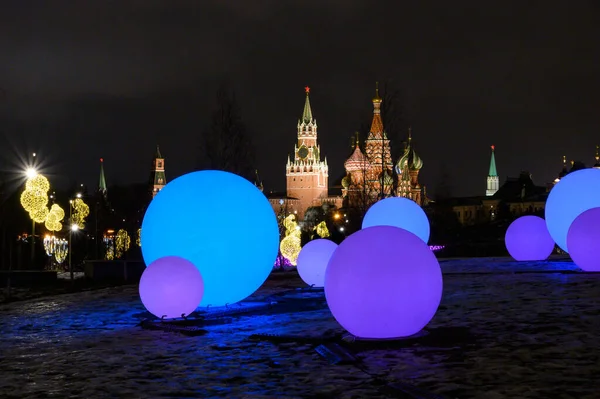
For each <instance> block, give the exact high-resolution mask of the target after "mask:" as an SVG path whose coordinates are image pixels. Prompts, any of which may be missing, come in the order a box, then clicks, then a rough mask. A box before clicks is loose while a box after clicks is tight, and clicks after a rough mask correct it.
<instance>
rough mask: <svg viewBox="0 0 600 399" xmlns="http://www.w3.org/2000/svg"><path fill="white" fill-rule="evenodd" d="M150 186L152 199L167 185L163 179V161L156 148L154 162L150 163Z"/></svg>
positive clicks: (158, 149) (164, 178)
mask: <svg viewBox="0 0 600 399" xmlns="http://www.w3.org/2000/svg"><path fill="white" fill-rule="evenodd" d="M150 184H151V185H152V198H154V197H155V196H156V194H158V192H159V191H160V190H162V188H163V187H164V186H165V185H166V184H167V178H166V177H165V159H164V158H163V157H162V155H161V153H160V148H159V147H158V146H156V154H155V155H154V161H152V174H151V176H150Z"/></svg>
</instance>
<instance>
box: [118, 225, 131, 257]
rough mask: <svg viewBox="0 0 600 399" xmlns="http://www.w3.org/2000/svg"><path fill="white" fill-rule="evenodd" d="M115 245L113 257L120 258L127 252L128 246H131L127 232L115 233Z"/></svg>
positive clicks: (122, 230)
mask: <svg viewBox="0 0 600 399" xmlns="http://www.w3.org/2000/svg"><path fill="white" fill-rule="evenodd" d="M115 244H116V245H115V247H116V248H115V249H116V251H115V252H116V253H115V256H116V257H117V258H121V257H122V256H123V255H124V254H125V252H127V251H128V250H129V246H130V245H131V238H130V237H129V234H128V233H127V230H124V229H121V230H119V231H118V232H117V237H116V238H115Z"/></svg>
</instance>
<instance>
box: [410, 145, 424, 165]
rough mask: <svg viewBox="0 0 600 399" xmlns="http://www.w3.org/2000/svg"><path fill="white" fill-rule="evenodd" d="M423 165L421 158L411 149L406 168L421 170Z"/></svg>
mask: <svg viewBox="0 0 600 399" xmlns="http://www.w3.org/2000/svg"><path fill="white" fill-rule="evenodd" d="M422 167H423V160H422V159H421V157H419V156H418V155H417V153H416V152H415V150H414V149H412V150H411V154H410V157H409V163H408V168H409V169H410V170H421V168H422Z"/></svg>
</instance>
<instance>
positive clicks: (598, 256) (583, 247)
mask: <svg viewBox="0 0 600 399" xmlns="http://www.w3.org/2000/svg"><path fill="white" fill-rule="evenodd" d="M598 226H600V208H592V209H588V210H587V211H585V212H583V213H582V214H581V215H579V216H577V218H575V220H574V221H573V223H572V224H571V227H570V228H569V232H568V234H567V246H568V247H569V255H571V259H573V262H574V263H575V264H576V265H577V266H579V267H580V268H581V269H582V270H584V271H586V272H600V252H598V244H599V243H600V229H599V228H598Z"/></svg>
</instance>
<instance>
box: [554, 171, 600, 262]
mask: <svg viewBox="0 0 600 399" xmlns="http://www.w3.org/2000/svg"><path fill="white" fill-rule="evenodd" d="M597 207H600V170H599V169H591V168H590V169H581V170H578V171H576V172H572V173H569V174H568V175H566V176H565V177H563V178H562V179H560V181H559V182H558V183H557V184H556V185H555V186H554V187H553V188H552V190H551V191H550V194H549V195H548V199H547V200H546V225H547V226H548V231H549V232H550V235H551V236H552V238H553V239H554V242H556V244H557V245H558V246H559V247H561V248H562V250H564V251H565V252H569V251H568V247H567V232H568V231H569V227H570V226H571V223H573V221H574V220H575V218H577V216H579V215H581V214H582V213H583V212H585V211H587V210H588V209H592V208H597Z"/></svg>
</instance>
